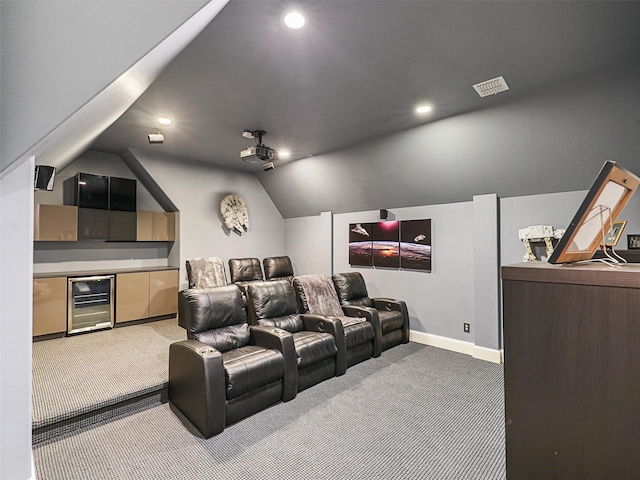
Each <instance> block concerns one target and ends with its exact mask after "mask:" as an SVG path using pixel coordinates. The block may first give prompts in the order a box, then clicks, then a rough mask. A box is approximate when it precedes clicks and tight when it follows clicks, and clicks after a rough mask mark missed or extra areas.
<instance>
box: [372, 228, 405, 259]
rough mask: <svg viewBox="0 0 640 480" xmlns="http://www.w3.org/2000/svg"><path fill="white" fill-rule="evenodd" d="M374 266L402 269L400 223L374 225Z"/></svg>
mask: <svg viewBox="0 0 640 480" xmlns="http://www.w3.org/2000/svg"><path fill="white" fill-rule="evenodd" d="M372 237H373V265H374V266H375V267H384V268H400V222H398V221H392V222H378V223H374V224H373V235H372Z"/></svg>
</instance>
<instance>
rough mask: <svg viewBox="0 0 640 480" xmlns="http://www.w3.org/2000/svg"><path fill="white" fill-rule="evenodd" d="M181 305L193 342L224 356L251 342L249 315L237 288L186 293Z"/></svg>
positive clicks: (181, 293)
mask: <svg viewBox="0 0 640 480" xmlns="http://www.w3.org/2000/svg"><path fill="white" fill-rule="evenodd" d="M178 301H179V309H180V312H179V314H180V316H181V317H182V320H181V321H182V322H183V323H184V326H185V327H186V329H187V332H188V333H187V336H188V337H189V338H193V339H196V340H199V341H201V342H204V343H207V344H209V345H211V346H213V347H214V348H217V349H218V350H220V351H221V352H225V351H227V350H230V349H232V348H238V347H241V346H244V345H246V344H247V343H248V342H249V324H248V323H247V312H246V310H245V308H244V302H243V300H242V293H241V292H240V289H239V288H238V287H237V286H236V285H225V286H223V287H210V288H192V289H188V290H183V291H182V292H180V296H179V297H178Z"/></svg>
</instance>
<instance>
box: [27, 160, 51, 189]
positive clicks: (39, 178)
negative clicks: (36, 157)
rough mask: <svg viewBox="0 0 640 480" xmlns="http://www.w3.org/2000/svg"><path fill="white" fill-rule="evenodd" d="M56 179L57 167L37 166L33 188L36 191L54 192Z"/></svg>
mask: <svg viewBox="0 0 640 480" xmlns="http://www.w3.org/2000/svg"><path fill="white" fill-rule="evenodd" d="M55 178H56V167H50V166H49V165H36V172H35V178H34V183H33V188H34V189H35V190H48V191H51V190H53V181H54V180H55Z"/></svg>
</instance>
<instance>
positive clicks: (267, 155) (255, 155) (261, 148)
mask: <svg viewBox="0 0 640 480" xmlns="http://www.w3.org/2000/svg"><path fill="white" fill-rule="evenodd" d="M266 133H267V132H265V131H264V130H256V131H253V132H251V131H248V130H246V131H244V132H243V133H242V136H243V137H245V138H255V139H256V144H255V145H254V146H252V147H249V148H245V149H244V150H241V151H240V158H242V160H244V161H245V162H249V163H257V164H264V163H265V162H266V163H271V166H270V167H271V168H270V169H272V168H273V163H272V162H273V161H274V160H279V156H278V152H277V151H276V150H275V149H273V148H271V147H267V146H266V145H264V144H263V143H262V136H263V135H265V134H266ZM270 169H269V170H270ZM265 170H267V169H265Z"/></svg>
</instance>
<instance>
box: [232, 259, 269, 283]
mask: <svg viewBox="0 0 640 480" xmlns="http://www.w3.org/2000/svg"><path fill="white" fill-rule="evenodd" d="M229 273H230V274H231V281H232V282H252V281H255V280H264V277H263V276H262V266H261V265H260V260H258V259H257V258H231V259H229Z"/></svg>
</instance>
